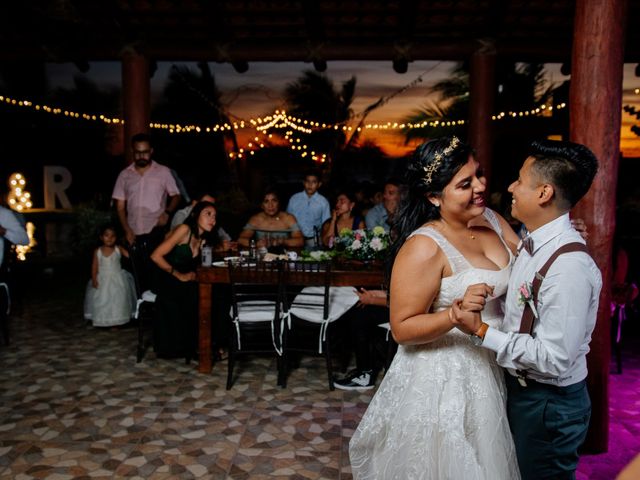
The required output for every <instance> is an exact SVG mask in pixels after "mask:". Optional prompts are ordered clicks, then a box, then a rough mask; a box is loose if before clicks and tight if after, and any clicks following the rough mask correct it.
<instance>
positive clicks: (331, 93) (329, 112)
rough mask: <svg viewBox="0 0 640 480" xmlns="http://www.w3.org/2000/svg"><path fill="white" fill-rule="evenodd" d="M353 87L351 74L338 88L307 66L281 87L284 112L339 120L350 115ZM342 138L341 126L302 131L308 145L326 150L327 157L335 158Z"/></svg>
mask: <svg viewBox="0 0 640 480" xmlns="http://www.w3.org/2000/svg"><path fill="white" fill-rule="evenodd" d="M355 88H356V77H351V78H350V79H349V80H347V81H346V82H344V83H343V84H342V87H341V89H340V91H337V90H336V89H335V86H334V84H333V82H332V81H331V79H329V78H328V77H327V76H326V75H322V74H320V73H317V72H315V71H312V70H307V71H305V72H303V74H302V76H301V77H300V78H298V79H297V80H296V81H294V82H292V83H290V84H289V85H287V86H286V88H285V91H284V98H285V103H286V106H287V113H288V114H289V115H292V116H294V117H297V118H302V119H305V120H311V121H314V122H319V123H320V124H326V125H336V124H338V125H339V124H343V123H345V122H347V121H348V120H349V119H350V118H351V116H352V115H353V111H352V110H351V103H352V102H353V98H354V95H355ZM300 135H304V134H300ZM345 139H346V135H345V133H344V131H343V130H342V129H341V128H338V129H337V130H336V129H334V128H327V129H321V130H315V131H314V132H312V133H311V134H308V135H304V141H305V142H306V144H307V145H308V146H309V148H312V149H313V150H314V151H317V152H323V153H327V156H328V158H329V159H330V161H331V159H335V158H336V156H337V155H338V153H339V152H340V150H341V149H342V148H343V147H344V145H345Z"/></svg>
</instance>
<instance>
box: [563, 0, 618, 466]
mask: <svg viewBox="0 0 640 480" xmlns="http://www.w3.org/2000/svg"><path fill="white" fill-rule="evenodd" d="M625 12H626V0H577V1H576V11H575V19H574V34H573V55H572V64H571V87H570V90H569V108H570V124H569V136H570V139H571V140H572V141H574V142H577V143H582V144H584V145H586V146H587V147H589V148H590V149H591V150H592V151H593V153H594V154H595V155H596V156H597V157H598V160H599V164H600V167H599V171H598V175H597V176H596V178H595V180H594V183H593V185H592V187H591V190H590V191H589V193H588V194H587V195H586V196H585V198H583V199H582V201H581V202H580V203H579V204H578V205H577V206H576V208H575V210H574V212H573V213H572V216H574V217H581V218H583V219H584V220H585V222H586V223H587V225H588V228H589V241H588V244H589V250H590V251H591V253H592V255H593V257H594V259H595V261H596V262H597V264H598V266H599V267H600V270H601V271H602V278H603V287H602V294H601V295H600V308H599V310H598V321H597V324H596V328H595V330H594V332H593V337H592V340H591V352H590V353H589V355H588V357H587V363H588V368H589V377H588V385H589V393H590V395H591V402H592V408H593V411H592V414H591V425H590V429H589V434H588V436H587V441H586V443H585V451H588V452H593V453H598V452H606V451H607V449H608V440H609V360H610V355H611V344H610V331H609V322H610V316H611V312H610V310H609V302H610V298H611V270H612V268H611V247H612V241H613V234H614V230H615V208H616V205H615V203H616V192H615V187H616V184H617V180H618V157H619V154H620V120H621V115H622V112H621V109H622V71H623V61H624V59H623V46H624V25H625V21H626V18H625Z"/></svg>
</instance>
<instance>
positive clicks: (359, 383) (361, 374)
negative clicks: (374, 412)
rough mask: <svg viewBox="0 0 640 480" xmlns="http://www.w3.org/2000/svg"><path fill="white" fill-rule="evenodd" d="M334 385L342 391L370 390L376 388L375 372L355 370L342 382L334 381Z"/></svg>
mask: <svg viewBox="0 0 640 480" xmlns="http://www.w3.org/2000/svg"><path fill="white" fill-rule="evenodd" d="M333 385H334V386H335V387H336V388H339V389H340V390H370V389H372V388H373V387H375V386H376V376H375V375H374V374H373V370H355V371H352V372H350V373H349V374H348V375H347V376H346V377H345V378H343V379H342V380H334V381H333Z"/></svg>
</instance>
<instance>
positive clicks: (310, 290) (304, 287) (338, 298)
mask: <svg viewBox="0 0 640 480" xmlns="http://www.w3.org/2000/svg"><path fill="white" fill-rule="evenodd" d="M330 283H331V263H329V262H303V261H301V262H286V263H285V264H284V288H283V298H284V306H285V307H284V308H285V319H286V323H287V325H286V327H285V329H284V338H283V358H282V366H283V368H282V372H281V373H282V378H281V380H280V383H281V385H282V386H283V387H284V386H286V382H287V373H288V372H287V369H288V364H287V361H288V359H289V353H291V352H303V353H312V354H317V355H322V356H324V358H325V361H326V364H327V376H328V379H329V389H330V390H333V389H334V386H333V366H332V358H331V354H332V348H333V339H332V334H333V332H334V330H335V329H333V328H332V325H333V324H334V322H336V320H338V319H339V318H340V317H342V315H344V314H345V313H346V312H347V310H349V309H350V308H351V307H352V306H353V305H355V304H356V303H357V301H358V296H357V295H356V293H355V292H354V291H353V287H331V286H330ZM309 334H311V335H309ZM305 337H310V338H305Z"/></svg>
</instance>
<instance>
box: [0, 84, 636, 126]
mask: <svg viewBox="0 0 640 480" xmlns="http://www.w3.org/2000/svg"><path fill="white" fill-rule="evenodd" d="M639 92H640V89H638V88H636V89H635V93H636V94H638V93H639ZM2 102H4V103H6V104H8V105H16V106H19V107H27V108H31V109H33V110H36V111H41V112H45V113H49V114H52V115H64V116H65V117H68V118H76V119H82V120H90V121H100V122H103V123H105V124H116V125H118V124H119V125H123V124H124V120H122V119H120V118H116V117H109V116H107V115H104V114H100V115H97V114H89V113H79V112H74V111H71V110H64V109H62V108H58V107H50V106H48V105H39V104H34V103H33V102H31V101H29V100H16V99H14V98H11V97H6V96H2V95H0V103H2ZM566 106H567V105H566V103H564V102H563V103H560V104H558V105H555V106H554V105H548V106H547V105H545V104H541V105H539V106H538V107H536V108H532V109H530V110H522V111H508V112H500V113H498V114H496V115H492V117H491V119H492V120H494V121H499V120H505V119H516V118H522V117H528V116H536V115H544V114H545V113H547V112H551V111H553V110H554V109H556V110H561V109H563V108H566ZM465 124H466V121H465V120H455V119H451V120H432V121H427V120H425V121H423V122H417V123H410V122H406V123H398V122H393V123H392V122H386V123H365V124H363V125H362V126H361V127H357V128H356V127H352V126H350V125H348V124H347V122H340V123H335V124H327V123H320V122H317V121H313V120H306V119H300V118H296V117H293V116H290V115H287V113H286V112H285V111H284V110H282V111H280V110H276V111H275V112H274V114H273V115H267V116H265V117H255V118H250V119H248V120H242V119H239V120H237V121H235V122H233V123H219V124H214V125H208V126H203V125H194V124H188V125H182V124H176V123H162V122H151V123H150V124H149V127H150V128H152V129H155V130H165V131H168V132H169V133H172V134H173V133H218V132H220V133H224V132H228V131H231V130H242V129H251V128H252V129H255V130H257V131H258V132H267V131H269V130H271V129H272V128H276V129H278V128H292V129H294V130H296V131H298V132H301V133H305V134H310V133H312V132H313V131H317V130H342V131H344V132H352V131H353V130H357V131H362V130H404V129H414V128H425V127H454V126H459V125H465Z"/></svg>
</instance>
